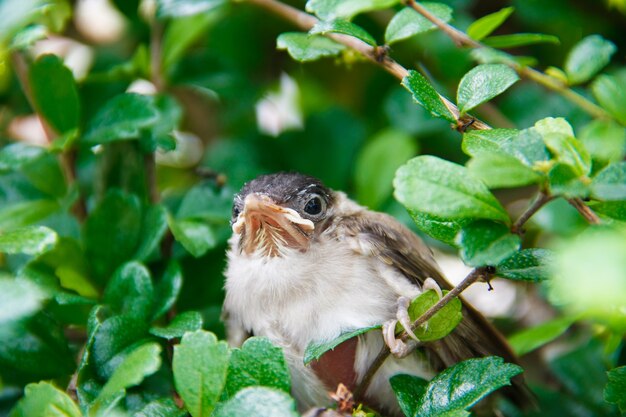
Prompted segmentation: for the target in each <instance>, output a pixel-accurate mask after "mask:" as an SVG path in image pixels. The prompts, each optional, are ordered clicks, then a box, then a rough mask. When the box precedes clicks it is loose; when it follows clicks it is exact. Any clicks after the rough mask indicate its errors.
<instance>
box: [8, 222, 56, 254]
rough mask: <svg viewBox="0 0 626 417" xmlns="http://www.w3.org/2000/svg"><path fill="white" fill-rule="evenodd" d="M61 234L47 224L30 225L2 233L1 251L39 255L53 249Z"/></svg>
mask: <svg viewBox="0 0 626 417" xmlns="http://www.w3.org/2000/svg"><path fill="white" fill-rule="evenodd" d="M58 239H59V236H58V235H57V234H56V232H55V231H54V230H52V229H50V228H48V227H45V226H29V227H23V228H21V229H15V230H12V231H10V232H4V233H0V252H1V253H11V254H13V253H24V254H27V255H38V254H40V253H43V252H45V251H47V250H50V249H52V247H54V245H56V243H57V241H58Z"/></svg>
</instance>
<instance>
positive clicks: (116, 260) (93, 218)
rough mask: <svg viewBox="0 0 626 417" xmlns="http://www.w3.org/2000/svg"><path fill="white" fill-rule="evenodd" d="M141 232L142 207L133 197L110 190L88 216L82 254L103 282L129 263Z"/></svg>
mask: <svg viewBox="0 0 626 417" xmlns="http://www.w3.org/2000/svg"><path fill="white" fill-rule="evenodd" d="M140 232H141V205H140V203H139V199H138V198H137V197H136V196H134V195H128V194H125V193H122V192H121V191H119V190H115V189H111V190H109V192H108V193H107V194H106V196H105V197H104V198H103V199H102V201H100V204H98V205H97V206H96V208H95V209H94V210H93V211H92V212H91V213H90V215H89V217H88V218H87V221H86V222H85V225H84V229H83V240H84V246H85V253H86V254H87V256H88V258H89V259H90V261H91V263H92V266H93V269H94V272H96V275H97V276H98V277H99V278H101V279H103V278H105V277H108V275H110V274H111V273H112V272H113V271H114V270H115V269H117V267H118V266H119V265H121V264H122V263H123V262H124V261H126V260H128V259H129V258H130V257H131V256H132V254H133V253H135V248H136V247H137V242H138V241H139V235H140Z"/></svg>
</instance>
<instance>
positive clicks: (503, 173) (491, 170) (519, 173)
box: [467, 152, 542, 188]
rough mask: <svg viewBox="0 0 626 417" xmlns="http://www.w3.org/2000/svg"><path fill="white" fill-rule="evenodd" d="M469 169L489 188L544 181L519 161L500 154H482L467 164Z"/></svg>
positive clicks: (517, 185)
mask: <svg viewBox="0 0 626 417" xmlns="http://www.w3.org/2000/svg"><path fill="white" fill-rule="evenodd" d="M467 169H469V171H470V172H471V173H472V174H473V175H475V176H476V177H477V178H479V179H481V180H482V181H483V182H484V183H485V184H487V186H488V187H489V188H510V187H521V186H523V185H529V184H536V183H539V182H541V180H542V176H541V175H540V174H538V173H537V172H535V171H533V170H532V169H531V168H530V167H528V166H526V165H524V164H523V163H522V162H520V161H519V159H517V158H515V157H513V156H510V155H504V154H500V153H490V152H482V153H480V154H479V155H477V156H476V157H474V158H472V159H471V160H470V161H469V162H468V163H467Z"/></svg>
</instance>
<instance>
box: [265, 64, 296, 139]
mask: <svg viewBox="0 0 626 417" xmlns="http://www.w3.org/2000/svg"><path fill="white" fill-rule="evenodd" d="M299 96H300V92H299V90H298V84H296V82H295V81H294V80H293V79H292V78H291V77H289V76H288V75H287V74H284V73H283V74H282V75H281V76H280V88H279V90H278V92H275V93H268V94H267V95H266V96H265V97H264V98H263V99H261V100H260V101H259V102H258V103H257V104H256V118H257V126H258V128H259V130H260V131H261V132H262V133H264V134H266V135H270V136H278V135H279V134H281V133H282V132H284V131H285V130H289V129H302V126H303V122H302V112H301V110H300V104H299Z"/></svg>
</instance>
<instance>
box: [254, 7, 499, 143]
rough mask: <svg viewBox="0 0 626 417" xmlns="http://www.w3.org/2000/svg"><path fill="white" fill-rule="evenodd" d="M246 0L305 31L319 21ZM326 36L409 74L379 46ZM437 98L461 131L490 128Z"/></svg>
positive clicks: (399, 74) (290, 9) (293, 10)
mask: <svg viewBox="0 0 626 417" xmlns="http://www.w3.org/2000/svg"><path fill="white" fill-rule="evenodd" d="M247 2H248V3H251V4H255V5H257V6H260V7H262V8H264V9H266V10H269V11H270V12H272V13H274V14H276V15H278V16H281V17H282V18H284V19H286V20H288V21H290V22H292V23H294V24H295V25H296V26H298V27H299V28H300V29H302V30H305V31H309V30H310V29H311V28H313V26H315V24H316V23H317V22H318V21H319V20H318V19H317V18H316V17H314V16H312V15H310V14H308V13H305V12H303V11H301V10H298V9H296V8H295V7H291V6H289V5H286V4H284V3H281V2H279V1H277V0H247ZM326 36H327V37H329V38H331V39H332V40H334V41H336V42H338V43H340V44H342V45H345V46H347V47H349V48H351V49H354V50H355V51H357V52H359V53H360V54H361V55H363V56H364V57H365V58H367V59H368V60H370V61H371V62H373V63H374V64H376V65H379V66H381V67H382V68H383V69H384V70H385V71H387V72H388V73H390V74H391V75H393V76H394V77H396V78H397V79H399V80H402V79H403V78H404V77H406V76H407V75H408V74H409V71H408V70H407V69H406V68H404V67H403V66H402V65H400V64H399V63H397V62H396V61H394V60H393V59H392V58H391V57H389V55H387V54H386V53H381V48H380V47H374V46H371V45H369V44H367V43H365V42H363V41H362V40H360V39H357V38H355V37H353V36H348V35H342V34H338V33H329V34H326ZM439 98H440V99H441V101H442V102H443V104H444V105H445V106H446V107H447V108H448V110H449V111H450V112H451V113H452V114H453V115H454V118H455V119H457V129H458V130H461V131H462V128H463V127H467V126H471V127H472V129H476V130H486V129H490V128H491V127H490V126H489V125H488V124H486V123H485V122H483V121H481V120H478V119H476V118H475V117H473V116H471V115H468V114H465V115H463V116H460V113H459V109H458V108H457V107H456V106H455V105H454V103H452V102H451V101H450V100H448V99H447V98H445V97H444V96H442V95H439Z"/></svg>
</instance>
